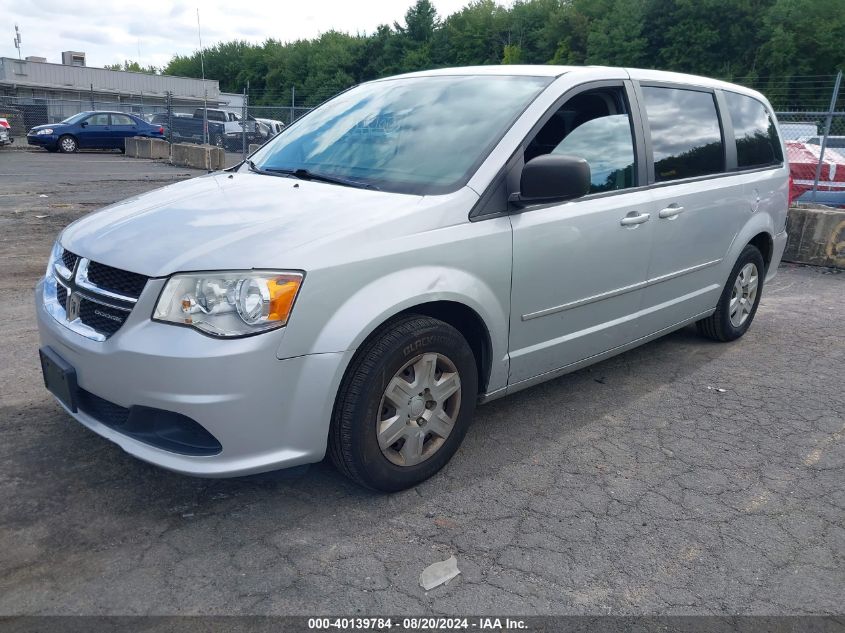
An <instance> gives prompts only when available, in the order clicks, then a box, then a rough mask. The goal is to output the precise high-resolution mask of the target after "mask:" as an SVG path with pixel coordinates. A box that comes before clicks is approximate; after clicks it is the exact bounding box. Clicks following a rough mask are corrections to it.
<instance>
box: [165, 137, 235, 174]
mask: <svg viewBox="0 0 845 633" xmlns="http://www.w3.org/2000/svg"><path fill="white" fill-rule="evenodd" d="M172 150H173V151H172V154H171V162H172V163H173V164H174V165H184V166H185V167H196V168H197V169H207V170H210V171H215V170H218V169H223V168H224V167H225V166H226V151H225V150H224V149H223V148H222V147H217V146H215V145H195V144H193V143H174V144H173V146H172Z"/></svg>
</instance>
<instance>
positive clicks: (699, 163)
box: [642, 87, 725, 182]
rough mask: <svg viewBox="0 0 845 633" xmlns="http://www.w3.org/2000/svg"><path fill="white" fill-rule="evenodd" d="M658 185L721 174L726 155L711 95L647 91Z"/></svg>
mask: <svg viewBox="0 0 845 633" xmlns="http://www.w3.org/2000/svg"><path fill="white" fill-rule="evenodd" d="M642 90H643V97H644V98H645V109H646V115H647V117H648V124H649V128H650V129H651V147H652V151H653V153H654V177H655V179H656V180H657V182H665V181H667V180H678V179H681V178H692V177H695V176H706V175H708V174H718V173H719V172H722V171H724V170H725V151H724V147H723V145H722V129H721V126H720V125H719V115H718V114H717V112H716V102H715V100H714V99H713V95H712V94H711V93H709V92H700V91H698V90H683V89H679V88H656V87H643V89H642Z"/></svg>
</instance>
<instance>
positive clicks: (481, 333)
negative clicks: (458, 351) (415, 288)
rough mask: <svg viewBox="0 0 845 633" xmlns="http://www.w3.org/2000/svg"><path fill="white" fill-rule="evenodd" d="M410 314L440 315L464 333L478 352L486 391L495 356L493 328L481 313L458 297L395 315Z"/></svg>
mask: <svg viewBox="0 0 845 633" xmlns="http://www.w3.org/2000/svg"><path fill="white" fill-rule="evenodd" d="M408 314H422V315H425V316H429V317H432V318H434V319H438V320H440V321H443V322H444V323H448V324H449V325H451V326H452V327H453V328H455V329H456V330H458V332H460V333H461V336H463V337H464V339H466V342H467V343H468V344H469V346H470V349H472V353H473V355H474V356H475V366H476V368H477V370H478V391H479V393H484V392H485V391H486V390H487V383H488V382H489V380H490V369H491V367H492V358H493V356H492V343H491V340H490V330H489V329H488V328H487V324H486V323H485V322H484V319H482V318H481V315H479V314H478V312H476V311H475V310H473V309H472V308H470V307H469V306H467V305H466V304H463V303H459V302H457V301H427V302H426V303H421V304H418V305H415V306H411V307H409V308H405V309H404V310H402V311H401V312H399V313H398V314H397V315H396V316H404V315H408ZM378 329H380V328H378ZM378 329H377V330H376V331H378Z"/></svg>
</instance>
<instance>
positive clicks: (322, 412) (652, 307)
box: [36, 66, 788, 491]
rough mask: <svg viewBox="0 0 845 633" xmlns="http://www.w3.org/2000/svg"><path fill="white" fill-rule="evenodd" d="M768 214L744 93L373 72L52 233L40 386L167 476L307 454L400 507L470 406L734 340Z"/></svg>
mask: <svg viewBox="0 0 845 633" xmlns="http://www.w3.org/2000/svg"><path fill="white" fill-rule="evenodd" d="M787 206H788V167H787V165H786V164H785V162H784V148H783V144H782V142H781V140H780V139H779V137H778V133H777V123H776V120H775V116H774V114H773V112H772V109H771V107H770V105H769V103H768V102H767V101H766V99H765V98H764V97H763V96H762V95H760V94H758V93H756V92H754V91H752V90H748V89H746V88H743V87H741V86H736V85H732V84H729V83H724V82H721V81H714V80H711V79H705V78H702V77H693V76H689V75H680V74H674V73H668V72H658V71H652V70H634V69H623V68H603V67H564V66H490V67H481V68H455V69H441V70H433V71H428V72H420V73H412V74H408V75H402V76H399V77H391V78H387V79H381V80H377V81H372V82H369V83H365V84H362V85H359V86H356V87H354V88H351V89H349V90H347V91H346V92H343V93H341V94H340V95H338V96H337V97H335V98H334V99H331V100H330V101H328V102H326V103H325V104H323V105H322V106H320V107H319V108H317V109H315V110H313V111H312V112H310V113H309V114H308V115H306V116H304V117H303V118H301V119H299V120H298V121H296V122H295V123H294V124H292V125H290V126H289V127H287V128H286V129H285V130H284V131H282V133H281V134H279V135H278V136H277V137H276V138H275V139H273V140H272V141H271V142H269V143H267V144H266V145H265V146H263V147H262V148H261V149H259V150H258V151H257V152H256V153H254V154H253V155H252V156H251V157H250V158H249V159H248V160H247V161H245V162H244V163H242V164H240V165H238V166H236V167H234V168H232V169H229V170H226V171H223V172H217V173H213V174H209V175H206V176H202V177H199V178H194V179H192V180H188V181H185V182H181V183H178V184H174V185H171V186H168V187H165V188H163V189H159V190H156V191H152V192H149V193H146V194H144V195H140V196H137V197H135V198H130V199H128V200H124V201H122V202H119V203H117V204H114V205H111V206H110V207H108V208H106V209H103V210H101V211H99V212H97V213H94V214H91V215H88V216H86V217H84V218H82V219H80V220H77V221H76V222H74V223H73V224H71V225H70V226H68V227H67V228H66V229H65V230H64V231H63V232H62V233H61V235H60V236H59V238H58V240H57V242H56V244H55V246H54V248H53V251H52V254H51V256H50V261H49V264H48V267H47V273H46V275H45V277H44V279H43V280H42V281H41V282H39V284H38V287H37V290H36V303H37V313H38V324H39V330H40V336H41V344H42V347H41V361H42V368H43V373H44V380H45V384H46V386H47V388H48V389H49V390H50V391H51V392H52V393H53V394H54V395H55V396H56V398H57V400H58V401H59V402H60V403H61V405H62V406H63V407H64V408H65V409H66V410H67V411H68V412H69V413H70V414H71V415H72V416H73V417H74V418H75V419H76V420H78V421H79V422H81V423H82V424H84V425H85V426H87V427H88V428H90V429H92V430H93V431H95V432H96V433H98V434H100V435H102V436H104V437H105V438H107V439H109V440H112V441H113V442H115V443H117V444H118V445H119V446H120V447H121V448H123V449H124V450H125V451H127V452H128V453H131V454H132V455H134V456H136V457H138V458H140V459H142V460H146V461H148V462H151V463H154V464H157V465H159V466H162V467H164V468H167V469H170V470H173V471H177V472H181V473H188V474H191V475H199V476H207V477H222V476H234V475H244V474H249V473H256V472H261V471H266V470H271V469H277V468H283V467H290V466H295V465H300V464H306V463H309V462H316V461H319V460H321V459H323V457H324V455H325V454H326V453H327V452H328V453H329V455H330V456H331V459H332V461H333V462H334V463H335V464H336V465H337V466H338V468H339V469H340V470H341V471H342V472H344V473H345V474H347V475H348V476H350V477H351V478H352V479H354V480H355V481H357V482H359V483H361V484H363V485H365V486H369V487H371V488H376V489H380V490H388V491H389V490H399V489H402V488H406V487H408V486H411V485H413V484H415V483H417V482H420V481H422V480H423V479H425V478H427V477H429V476H431V475H433V474H434V473H436V472H437V471H438V470H439V469H440V468H442V467H443V466H444V464H446V462H447V461H448V460H449V459H450V458H451V457H452V455H453V454H454V453H455V451H456V450H457V448H458V446H459V444H460V443H461V440H462V439H463V437H464V435H465V434H466V432H467V429H468V427H469V424H470V421H471V419H472V417H473V413H474V409H475V406H476V404H477V403H483V402H486V401H489V400H492V399H494V398H499V397H501V396H504V395H507V394H510V393H513V392H515V391H518V390H520V389H524V388H526V387H529V386H531V385H535V384H537V383H540V382H543V381H545V380H549V379H552V378H554V377H556V376H560V375H561V374H564V373H566V372H571V371H573V370H576V369H578V368H580V367H584V366H585V365H589V364H591V363H595V362H597V361H600V360H602V359H604V358H607V357H609V356H612V355H614V354H618V353H620V352H623V351H625V350H627V349H630V348H632V347H634V346H636V345H640V344H642V343H645V342H646V341H649V340H652V339H654V338H656V337H659V336H662V335H664V334H666V333H668V332H671V331H673V330H677V329H678V328H681V327H684V326H685V325H687V324H691V323H695V324H697V326H698V329H699V331H700V332H701V333H702V334H703V335H704V336H707V337H709V338H711V339H715V340H718V341H731V340H734V339H737V338H739V337H741V336H742V335H743V334H744V333H745V331H746V330H747V329H748V327H749V326H750V325H751V322H752V320H753V319H754V314H755V311H756V310H757V306H758V303H759V301H760V296H761V292H762V290H763V286H764V281H765V280H768V279H771V278H772V276H774V274H775V271H776V269H777V267H778V263H779V261H780V258H781V255H782V253H783V250H784V246H785V242H786V234H785V232H784V228H785V223H786V212H787ZM523 424H525V425H529V426H530V424H531V420H530V419H528V420H524V421H523ZM475 458H476V459H484V456H483V455H477V456H475Z"/></svg>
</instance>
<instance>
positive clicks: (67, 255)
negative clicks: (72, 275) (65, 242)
mask: <svg viewBox="0 0 845 633" xmlns="http://www.w3.org/2000/svg"><path fill="white" fill-rule="evenodd" d="M78 260H79V257H78V256H77V255H74V254H73V253H71V252H70V251H62V263H63V264H64V265H65V268H67V269H68V270H73V268H74V266H76V262H77V261H78Z"/></svg>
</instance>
